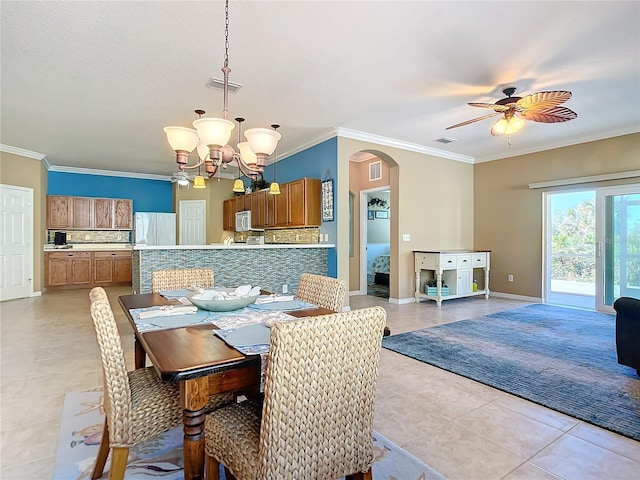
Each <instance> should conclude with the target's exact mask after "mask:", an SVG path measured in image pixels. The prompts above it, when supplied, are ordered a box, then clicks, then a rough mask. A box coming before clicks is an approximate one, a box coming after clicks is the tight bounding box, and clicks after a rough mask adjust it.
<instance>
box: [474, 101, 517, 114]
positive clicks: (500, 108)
mask: <svg viewBox="0 0 640 480" xmlns="http://www.w3.org/2000/svg"><path fill="white" fill-rule="evenodd" d="M514 103H515V102H514ZM467 105H469V106H470V107H480V108H491V109H493V110H495V111H496V112H506V111H507V110H509V107H508V106H507V105H496V104H495V103H474V102H471V103H467Z"/></svg>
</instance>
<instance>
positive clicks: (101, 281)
mask: <svg viewBox="0 0 640 480" xmlns="http://www.w3.org/2000/svg"><path fill="white" fill-rule="evenodd" d="M93 283H94V284H96V285H118V284H123V283H131V252H119V251H114V252H93Z"/></svg>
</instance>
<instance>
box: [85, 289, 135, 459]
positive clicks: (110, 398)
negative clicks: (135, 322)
mask: <svg viewBox="0 0 640 480" xmlns="http://www.w3.org/2000/svg"><path fill="white" fill-rule="evenodd" d="M89 298H90V299H91V318H92V320H93V326H94V328H95V331H96V338H97V340H98V346H99V347H100V360H101V361H102V376H103V379H104V398H103V403H104V411H105V415H106V417H107V426H108V428H109V439H110V443H111V446H112V447H120V446H128V445H131V444H132V443H133V428H132V418H131V388H130V386H129V377H128V375H127V365H126V362H125V358H124V352H123V350H122V343H121V342H120V333H119V332H118V325H117V324H116V320H115V318H114V316H113V310H111V305H110V304H109V300H108V298H107V294H106V292H105V291H104V288H102V287H95V288H93V289H92V290H91V292H90V293H89Z"/></svg>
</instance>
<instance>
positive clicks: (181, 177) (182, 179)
mask: <svg viewBox="0 0 640 480" xmlns="http://www.w3.org/2000/svg"><path fill="white" fill-rule="evenodd" d="M195 178H196V174H193V175H191V174H188V173H187V172H176V173H174V174H173V175H171V183H177V184H178V185H180V186H181V187H187V188H188V187H189V182H193V181H194V180H195Z"/></svg>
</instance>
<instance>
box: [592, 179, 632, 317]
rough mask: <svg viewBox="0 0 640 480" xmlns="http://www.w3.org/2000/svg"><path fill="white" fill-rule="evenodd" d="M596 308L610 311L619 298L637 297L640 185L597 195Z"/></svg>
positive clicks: (607, 190) (599, 191)
mask: <svg viewBox="0 0 640 480" xmlns="http://www.w3.org/2000/svg"><path fill="white" fill-rule="evenodd" d="M596 207H597V211H598V215H597V216H596V230H597V237H598V241H597V262H596V277H597V281H596V308H597V309H598V310H602V311H613V310H612V306H613V302H615V300H616V299H617V298H619V297H634V298H640V185H630V186H624V187H616V188H608V189H601V190H598V192H597V199H596Z"/></svg>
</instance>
